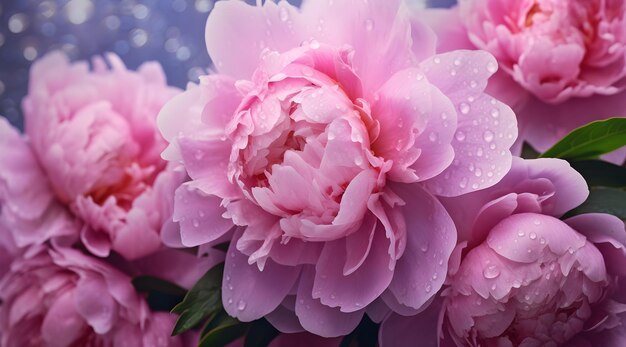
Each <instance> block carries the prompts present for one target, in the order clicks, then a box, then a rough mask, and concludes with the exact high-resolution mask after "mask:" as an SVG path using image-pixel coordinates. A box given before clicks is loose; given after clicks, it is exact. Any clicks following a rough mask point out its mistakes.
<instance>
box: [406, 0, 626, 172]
mask: <svg viewBox="0 0 626 347" xmlns="http://www.w3.org/2000/svg"><path fill="white" fill-rule="evenodd" d="M625 17H626V2H624V1H622V0H616V1H612V0H611V1H604V0H590V1H567V0H551V1H526V0H493V1H491V0H489V1H488V0H461V1H459V6H457V7H454V8H452V9H445V10H442V9H428V10H426V13H424V12H422V11H415V12H414V18H416V19H417V20H419V19H422V18H424V19H426V20H428V22H429V24H430V25H431V26H432V28H433V29H434V30H435V31H436V33H437V35H438V37H439V40H438V44H437V46H438V48H437V50H438V51H439V52H448V51H451V50H457V49H477V48H478V49H485V50H488V51H489V52H491V53H492V54H494V55H495V57H496V59H497V60H498V63H499V64H500V67H501V69H500V70H499V71H498V73H497V74H496V75H495V76H494V78H492V79H491V80H490V82H489V86H488V87H487V92H488V93H490V94H492V95H494V96H496V97H497V98H499V99H501V100H503V101H504V102H505V103H507V104H508V105H510V106H511V107H512V108H513V110H515V113H516V115H517V116H518V120H519V123H520V125H519V126H520V136H519V138H518V144H517V146H516V147H517V148H518V149H519V148H521V144H522V142H523V141H527V142H529V143H530V144H531V145H532V146H533V147H534V148H535V149H536V150H538V151H541V152H543V151H545V150H547V149H548V148H550V147H551V146H552V145H553V144H554V143H555V142H556V141H557V140H559V139H560V138H562V137H563V136H564V135H566V134H567V133H569V132H570V131H572V130H573V129H575V128H577V127H579V126H582V125H584V124H587V123H589V122H592V121H595V120H599V119H606V118H609V117H623V116H626V97H625V96H626V94H625V93H624V91H623V90H624V85H625V84H624V82H626V80H625V78H626V18H625ZM625 156H626V150H621V151H618V152H616V153H613V154H611V155H609V156H607V159H609V160H611V161H614V162H616V163H620V164H621V163H623V161H624V157H625Z"/></svg>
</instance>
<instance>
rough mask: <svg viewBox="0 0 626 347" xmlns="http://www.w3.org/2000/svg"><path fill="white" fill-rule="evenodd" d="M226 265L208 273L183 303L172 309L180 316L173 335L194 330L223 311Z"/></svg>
mask: <svg viewBox="0 0 626 347" xmlns="http://www.w3.org/2000/svg"><path fill="white" fill-rule="evenodd" d="M223 273H224V264H220V265H217V266H215V267H213V268H212V269H211V270H209V271H207V273H206V274H204V276H202V278H201V279H200V280H199V281H198V282H197V283H196V284H195V285H194V286H193V288H191V290H190V291H189V292H188V293H187V295H185V298H184V299H183V301H182V302H181V303H180V304H178V305H176V307H174V308H173V309H172V313H178V314H180V317H178V320H177V321H176V326H175V327H174V331H173V332H172V335H179V334H181V333H183V332H185V331H187V330H189V329H192V328H193V327H195V326H196V325H198V324H199V323H200V322H202V321H203V320H204V319H206V318H207V317H209V316H211V315H213V314H215V312H217V311H219V310H221V309H222V274H223Z"/></svg>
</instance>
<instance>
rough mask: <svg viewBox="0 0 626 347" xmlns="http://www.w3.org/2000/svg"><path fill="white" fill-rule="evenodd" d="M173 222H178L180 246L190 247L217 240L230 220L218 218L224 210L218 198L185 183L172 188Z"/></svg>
mask: <svg viewBox="0 0 626 347" xmlns="http://www.w3.org/2000/svg"><path fill="white" fill-rule="evenodd" d="M175 197H176V201H177V203H176V204H174V216H173V218H174V222H178V223H179V224H180V235H181V241H182V243H183V245H185V246H187V247H194V246H198V245H201V244H204V243H209V242H212V241H215V240H217V239H219V238H220V237H221V236H222V235H223V234H224V233H226V232H227V231H228V230H230V229H231V228H232V227H233V223H232V221H231V220H229V219H226V218H224V217H222V215H223V214H224V213H225V212H226V209H225V208H223V207H222V206H221V202H222V199H220V198H218V197H217V196H214V195H206V194H204V193H203V192H201V191H200V190H199V189H195V188H194V187H193V183H192V182H187V183H185V184H183V185H181V186H180V187H179V188H178V189H176V193H175Z"/></svg>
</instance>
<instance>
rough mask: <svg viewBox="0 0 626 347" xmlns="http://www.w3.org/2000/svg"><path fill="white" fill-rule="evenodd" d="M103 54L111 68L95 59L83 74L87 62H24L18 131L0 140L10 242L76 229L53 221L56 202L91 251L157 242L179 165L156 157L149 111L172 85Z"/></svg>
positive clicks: (125, 251)
mask: <svg viewBox="0 0 626 347" xmlns="http://www.w3.org/2000/svg"><path fill="white" fill-rule="evenodd" d="M107 60H108V62H109V63H110V64H111V66H112V69H111V70H108V69H107V67H106V65H105V61H104V60H102V59H99V58H96V59H94V61H93V66H94V71H93V72H90V71H89V66H88V64H87V63H86V62H79V63H74V64H70V63H69V62H68V60H67V57H65V56H64V55H62V54H61V53H52V54H50V55H47V56H45V57H44V58H42V59H41V60H40V61H38V62H36V63H35V64H34V65H33V67H32V70H31V74H30V85H29V93H28V96H27V97H26V99H25V100H24V103H23V106H24V113H25V127H26V131H25V132H26V137H25V138H26V139H24V140H21V139H18V138H16V135H15V132H13V133H12V134H11V137H10V139H9V138H7V139H6V140H5V139H4V138H3V139H2V141H3V142H2V146H0V152H2V153H4V152H5V151H6V152H7V153H10V157H8V158H5V157H4V156H3V158H2V159H0V160H2V162H3V163H4V162H6V163H7V165H2V166H0V189H4V191H0V199H2V200H4V201H5V203H6V204H7V207H8V209H7V211H8V213H10V215H8V216H6V218H5V219H11V220H10V221H8V222H7V223H9V224H8V225H9V226H10V229H11V230H12V231H13V233H14V237H15V240H16V243H17V244H18V246H25V245H28V244H41V243H42V242H44V241H46V240H48V239H53V238H55V237H57V236H62V235H64V233H66V232H67V231H68V230H72V231H73V230H76V229H74V228H65V227H62V226H60V223H61V222H66V220H64V219H61V220H59V219H60V217H63V216H64V213H62V212H59V211H58V209H59V208H61V207H62V208H69V210H70V211H71V212H72V213H73V214H74V215H75V216H76V217H78V220H79V221H80V222H81V223H82V228H81V230H80V238H81V239H82V241H83V243H84V244H85V246H86V247H87V248H88V249H89V250H90V251H91V252H92V253H93V254H95V255H98V256H101V257H105V256H107V255H108V254H109V252H110V251H111V250H115V251H117V252H118V253H120V254H122V255H123V256H124V257H125V258H127V259H135V258H139V257H142V256H145V255H147V254H149V253H151V252H153V251H155V250H157V249H158V248H159V247H160V246H161V241H160V229H161V227H162V226H163V224H164V223H166V221H167V220H168V218H170V217H171V204H172V203H171V202H170V201H169V200H170V199H168V197H169V196H172V195H173V191H174V188H175V187H176V186H177V185H178V184H180V182H181V180H182V177H181V176H182V173H177V172H174V171H173V170H171V168H167V167H166V166H167V163H166V162H165V161H163V160H162V159H161V158H160V152H161V151H162V150H163V149H164V148H165V145H166V143H165V141H164V140H163V138H162V137H161V135H160V134H159V132H158V131H157V129H156V116H157V114H158V112H159V110H160V108H161V106H162V105H163V104H164V103H165V102H166V101H167V100H169V99H170V98H171V97H172V96H174V95H175V94H176V93H177V92H178V91H177V90H176V89H174V88H171V87H168V86H167V84H166V83H165V79H164V75H163V72H162V70H161V68H160V66H159V65H158V64H156V63H146V64H144V65H142V66H141V67H140V68H139V70H138V71H137V72H133V71H128V70H126V68H125V67H124V65H123V63H122V62H121V61H120V60H119V58H118V57H116V56H115V55H108V56H107ZM1 128H2V131H3V132H7V133H11V130H6V128H7V125H6V124H3V125H2V127H1ZM20 142H24V143H20ZM28 146H30V147H31V148H32V149H31V148H27V147H28ZM16 147H17V148H19V151H20V154H19V155H18V154H17V153H15V152H14V151H15V149H14V148H16ZM2 187H4V188H2ZM168 210H169V211H168ZM3 214H4V211H3ZM65 215H67V213H65ZM46 218H47V219H46ZM52 219H54V220H52ZM65 236H68V235H65Z"/></svg>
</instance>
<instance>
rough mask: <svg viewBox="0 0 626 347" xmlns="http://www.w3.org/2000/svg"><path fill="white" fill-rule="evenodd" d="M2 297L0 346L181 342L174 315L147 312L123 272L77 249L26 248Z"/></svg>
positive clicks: (176, 346) (0, 288)
mask: <svg viewBox="0 0 626 347" xmlns="http://www.w3.org/2000/svg"><path fill="white" fill-rule="evenodd" d="M0 299H1V300H2V305H1V306H0V344H1V345H2V346H6V347H29V346H33V347H34V346H59V347H61V346H68V347H69V346H128V347H131V346H146V347H147V346H154V347H180V346H183V340H182V338H181V337H171V336H170V332H171V327H172V326H173V325H174V321H175V317H174V316H173V315H170V314H168V313H165V312H161V313H157V312H151V311H150V309H149V308H148V305H147V303H146V302H145V300H144V299H143V298H142V297H141V296H140V295H139V294H138V293H137V292H135V288H133V285H132V284H131V281H130V278H129V277H128V276H127V275H125V274H123V273H121V272H119V271H118V270H115V269H114V268H112V267H111V266H110V265H108V264H106V263H104V262H102V261H101V260H99V259H97V258H94V257H90V256H86V255H84V254H81V253H80V252H79V251H77V250H73V249H68V248H65V249H55V248H46V247H43V246H33V247H31V248H29V249H28V250H27V251H26V252H25V253H24V254H23V256H22V257H20V258H18V259H16V260H15V261H14V262H13V264H12V265H11V269H10V271H9V272H8V273H7V274H6V275H5V276H4V278H3V279H2V280H1V281H0Z"/></svg>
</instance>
